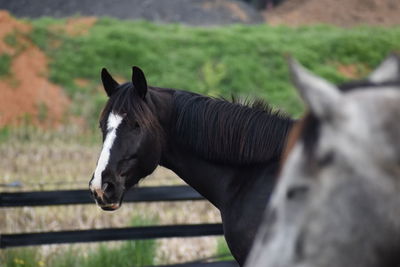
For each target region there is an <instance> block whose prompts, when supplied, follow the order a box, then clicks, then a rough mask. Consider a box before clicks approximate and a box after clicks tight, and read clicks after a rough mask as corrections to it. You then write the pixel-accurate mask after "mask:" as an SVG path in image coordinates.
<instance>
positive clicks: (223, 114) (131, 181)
mask: <svg viewBox="0 0 400 267" xmlns="http://www.w3.org/2000/svg"><path fill="white" fill-rule="evenodd" d="M101 78H102V82H103V85H104V88H105V91H106V93H107V95H108V96H109V100H108V102H107V104H106V106H105V108H104V110H103V112H102V114H101V118H100V128H101V130H102V133H103V142H104V143H103V149H102V151H101V154H100V158H99V160H98V163H97V167H96V170H95V172H94V175H93V177H92V179H91V181H90V190H91V192H92V194H93V196H94V198H95V200H96V202H97V204H98V205H99V206H100V207H101V208H102V209H104V210H115V209H117V208H119V207H120V205H121V202H122V199H123V195H124V193H125V192H126V190H128V189H129V188H131V187H132V186H133V185H135V184H137V183H138V181H139V180H140V179H142V178H144V177H146V176H147V175H149V174H151V173H152V172H153V171H154V169H155V168H156V167H157V165H161V166H164V167H166V168H168V169H171V170H173V171H174V172H175V173H176V174H177V175H178V176H179V177H181V178H182V179H183V180H184V181H185V182H186V183H187V184H189V185H190V186H192V187H193V188H194V189H195V190H197V191H198V192H199V193H200V194H201V195H203V196H204V197H205V198H206V199H208V200H209V201H210V202H211V203H212V204H214V205H215V206H216V207H217V208H218V209H219V210H220V212H221V217H222V222H223V227H224V234H225V238H226V240H227V243H228V246H229V248H230V250H231V252H232V254H233V256H234V257H235V259H236V260H237V261H238V262H239V264H243V263H244V260H245V258H246V256H247V254H248V252H249V249H250V248H251V244H252V241H253V239H254V236H255V234H256V231H257V227H258V225H259V224H260V220H261V218H262V213H263V210H264V208H265V206H266V203H267V202H268V199H269V195H270V193H271V191H272V189H273V187H274V184H275V180H276V175H277V172H278V169H279V162H280V158H281V154H282V150H283V148H284V145H285V140H286V136H287V133H288V131H289V130H290V128H291V127H292V124H293V120H292V119H290V118H289V117H287V116H285V115H282V114H281V113H279V112H275V111H272V109H271V108H270V107H269V106H268V105H267V104H265V103H263V102H262V101H254V102H253V103H247V104H240V103H237V101H233V102H228V101H226V100H223V99H215V98H210V97H205V96H201V95H198V94H195V93H190V92H185V91H180V90H173V89H165V88H157V87H151V86H149V87H148V86H147V82H146V79H145V76H144V74H143V72H142V71H141V70H140V69H139V68H137V67H133V75H132V82H129V83H124V84H121V85H119V84H118V83H117V82H116V81H115V80H114V79H113V78H112V77H111V76H110V74H109V73H108V72H107V70H106V69H103V70H102V73H101Z"/></svg>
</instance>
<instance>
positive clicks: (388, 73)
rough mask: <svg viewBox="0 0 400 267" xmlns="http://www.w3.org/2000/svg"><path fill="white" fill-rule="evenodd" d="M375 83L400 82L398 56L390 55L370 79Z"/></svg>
mask: <svg viewBox="0 0 400 267" xmlns="http://www.w3.org/2000/svg"><path fill="white" fill-rule="evenodd" d="M368 80H370V81H371V82H374V83H384V82H392V81H398V80H400V58H399V56H398V55H396V54H391V55H389V56H388V57H387V58H386V59H385V60H384V61H383V62H382V63H381V64H380V65H379V66H378V67H377V68H376V69H375V70H374V71H373V72H372V73H371V74H370V75H369V77H368Z"/></svg>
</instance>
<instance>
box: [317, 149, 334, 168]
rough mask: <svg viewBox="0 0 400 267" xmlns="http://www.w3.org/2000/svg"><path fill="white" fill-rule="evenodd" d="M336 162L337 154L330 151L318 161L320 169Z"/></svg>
mask: <svg viewBox="0 0 400 267" xmlns="http://www.w3.org/2000/svg"><path fill="white" fill-rule="evenodd" d="M334 160H335V154H334V153H333V152H332V151H330V152H328V153H326V154H325V155H324V156H323V157H321V158H320V159H319V160H318V165H319V166H320V167H325V166H328V165H330V164H332V162H333V161H334Z"/></svg>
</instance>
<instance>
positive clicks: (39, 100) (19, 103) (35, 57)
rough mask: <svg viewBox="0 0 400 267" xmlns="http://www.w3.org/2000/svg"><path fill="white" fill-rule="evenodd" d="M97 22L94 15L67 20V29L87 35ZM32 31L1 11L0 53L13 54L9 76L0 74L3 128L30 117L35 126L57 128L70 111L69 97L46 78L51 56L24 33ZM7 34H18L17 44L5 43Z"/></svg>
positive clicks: (1, 122) (26, 25)
mask: <svg viewBox="0 0 400 267" xmlns="http://www.w3.org/2000/svg"><path fill="white" fill-rule="evenodd" d="M94 22H95V19H94V18H85V19H75V20H68V22H67V24H66V26H65V29H66V31H67V32H68V33H70V34H72V35H76V34H84V33H85V32H86V31H87V30H88V29H89V27H90V26H91V25H92V24H93V23H94ZM30 30H31V27H30V25H28V24H26V23H23V22H20V21H17V20H15V19H14V18H13V17H11V16H10V15H9V14H8V13H7V12H5V11H0V54H3V53H7V54H9V55H11V56H12V64H11V70H10V75H8V76H6V77H0V127H1V126H4V125H18V124H20V123H22V122H24V120H26V119H27V118H28V120H29V122H30V123H33V124H34V125H38V126H42V127H56V126H58V125H60V124H61V123H62V120H63V118H64V117H65V115H66V112H67V110H68V106H69V103H70V100H69V99H68V98H67V97H66V95H65V94H64V92H63V90H62V89H61V88H60V87H59V86H57V85H55V84H53V83H51V82H49V81H48V79H47V74H48V59H47V58H46V56H45V55H44V53H43V52H42V51H41V50H40V49H39V48H38V47H36V46H34V45H33V44H32V43H31V42H30V40H29V39H27V38H26V37H25V36H24V35H25V34H27V33H29V31H30ZM8 34H15V35H16V36H17V43H18V44H17V45H16V47H11V46H9V45H8V44H6V43H5V42H4V37H5V36H7V35H8Z"/></svg>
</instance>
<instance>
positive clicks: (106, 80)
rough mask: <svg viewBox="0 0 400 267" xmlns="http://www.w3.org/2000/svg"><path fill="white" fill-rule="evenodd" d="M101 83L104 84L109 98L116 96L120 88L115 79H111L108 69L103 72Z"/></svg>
mask: <svg viewBox="0 0 400 267" xmlns="http://www.w3.org/2000/svg"><path fill="white" fill-rule="evenodd" d="M101 81H102V82H103V87H104V90H105V91H106V93H107V96H108V97H110V96H111V95H112V94H114V93H115V91H116V90H117V87H118V86H119V84H118V83H117V82H116V81H115V80H114V79H113V77H111V75H110V73H108V71H107V69H106V68H103V69H102V70H101Z"/></svg>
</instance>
